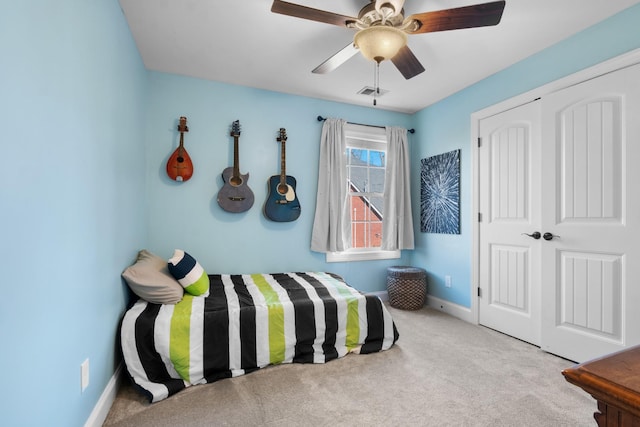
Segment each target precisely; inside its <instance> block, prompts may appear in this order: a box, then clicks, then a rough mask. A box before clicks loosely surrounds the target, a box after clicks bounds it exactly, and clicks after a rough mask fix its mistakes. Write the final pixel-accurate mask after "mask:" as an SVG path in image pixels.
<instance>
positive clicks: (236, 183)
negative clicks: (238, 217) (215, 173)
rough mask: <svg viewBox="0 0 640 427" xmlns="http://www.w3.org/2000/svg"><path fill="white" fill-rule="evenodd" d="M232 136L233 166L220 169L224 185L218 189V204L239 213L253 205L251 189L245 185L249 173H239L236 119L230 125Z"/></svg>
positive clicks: (238, 127)
mask: <svg viewBox="0 0 640 427" xmlns="http://www.w3.org/2000/svg"><path fill="white" fill-rule="evenodd" d="M230 135H231V136H232V137H233V167H228V168H226V169H225V170H223V171H222V180H223V181H224V185H223V186H222V188H221V189H220V191H218V204H219V205H220V207H221V208H222V209H224V210H225V211H227V212H233V213H240V212H244V211H247V210H249V209H251V206H253V200H254V196H253V191H251V189H250V188H249V186H248V185H247V181H249V174H248V173H246V174H244V175H242V174H240V161H239V156H238V140H239V139H240V121H239V120H236V121H234V122H233V124H232V125H231V133H230Z"/></svg>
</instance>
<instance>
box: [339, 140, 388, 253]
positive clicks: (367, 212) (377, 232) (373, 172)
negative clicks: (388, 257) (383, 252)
mask: <svg viewBox="0 0 640 427" xmlns="http://www.w3.org/2000/svg"><path fill="white" fill-rule="evenodd" d="M385 154H386V153H385V152H384V151H378V150H369V149H362V148H353V147H349V148H347V158H348V164H347V170H348V182H349V194H350V201H351V206H350V209H351V245H352V247H353V248H354V249H362V248H372V249H376V248H380V246H381V245H382V218H383V206H384V198H383V192H384V174H385V166H386V165H385Z"/></svg>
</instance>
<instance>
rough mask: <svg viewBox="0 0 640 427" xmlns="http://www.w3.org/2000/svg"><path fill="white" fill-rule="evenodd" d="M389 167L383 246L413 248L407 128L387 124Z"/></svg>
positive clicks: (383, 221) (386, 182) (386, 175)
mask: <svg viewBox="0 0 640 427" xmlns="http://www.w3.org/2000/svg"><path fill="white" fill-rule="evenodd" d="M386 131H387V143H388V146H387V168H386V172H385V179H384V182H385V189H384V194H385V198H384V217H383V218H382V249H383V250H387V251H392V250H398V249H413V217H412V216H411V173H410V166H409V146H408V143H407V130H406V129H403V128H399V127H389V126H387V128H386Z"/></svg>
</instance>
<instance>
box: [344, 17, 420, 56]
mask: <svg viewBox="0 0 640 427" xmlns="http://www.w3.org/2000/svg"><path fill="white" fill-rule="evenodd" d="M353 43H354V44H355V45H356V47H357V48H358V49H360V52H362V55H363V56H364V57H365V58H367V59H369V60H371V61H376V62H378V63H380V62H382V61H384V60H386V59H391V58H393V57H394V56H395V55H396V53H398V51H399V50H400V49H402V48H403V47H404V46H406V44H407V35H406V33H405V32H404V31H402V30H399V29H397V28H394V27H390V26H388V25H375V26H373V27H369V28H365V29H363V30H360V31H358V32H357V33H356V35H355V37H354V38H353Z"/></svg>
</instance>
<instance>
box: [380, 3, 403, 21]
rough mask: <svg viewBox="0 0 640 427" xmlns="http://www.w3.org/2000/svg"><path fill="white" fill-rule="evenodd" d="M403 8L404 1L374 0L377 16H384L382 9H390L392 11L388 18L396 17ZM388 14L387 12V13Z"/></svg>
mask: <svg viewBox="0 0 640 427" xmlns="http://www.w3.org/2000/svg"><path fill="white" fill-rule="evenodd" d="M403 6H404V0H376V5H375V8H376V11H378V13H379V14H381V15H385V12H386V11H384V10H383V9H385V8H386V9H391V10H393V11H392V12H391V13H390V14H389V15H388V16H389V17H391V16H396V15H398V14H399V13H400V12H401V11H402V7H403ZM387 13H388V12H387Z"/></svg>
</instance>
